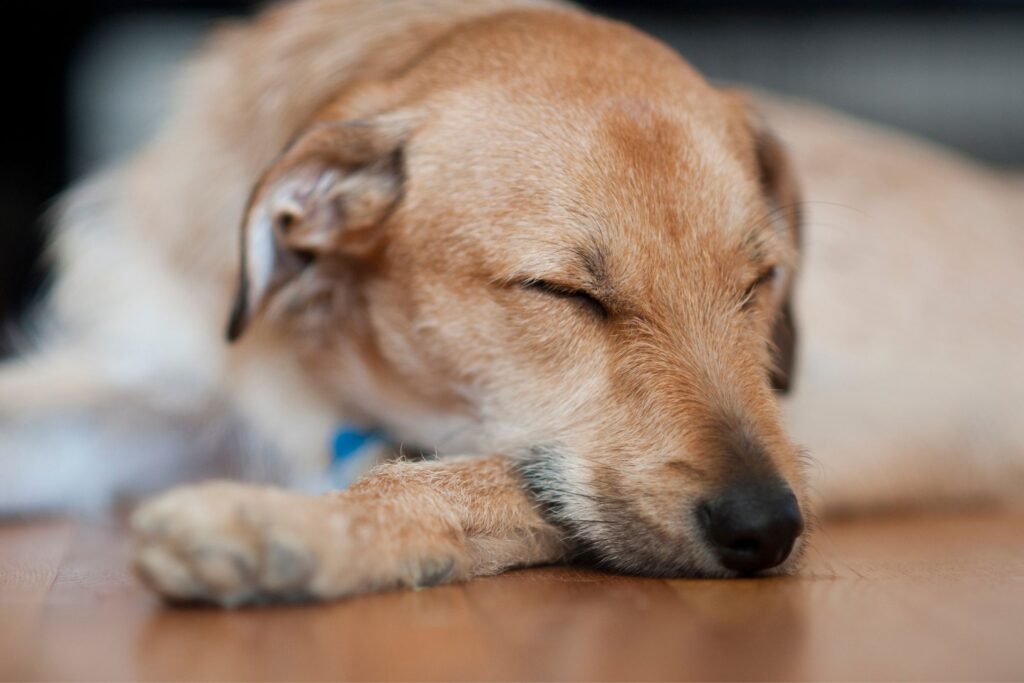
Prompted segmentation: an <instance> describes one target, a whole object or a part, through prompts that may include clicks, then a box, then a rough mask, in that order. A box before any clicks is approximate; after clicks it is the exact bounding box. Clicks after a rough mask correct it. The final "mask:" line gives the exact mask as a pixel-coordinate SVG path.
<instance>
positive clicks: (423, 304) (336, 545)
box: [0, 0, 1024, 605]
mask: <svg viewBox="0 0 1024 683" xmlns="http://www.w3.org/2000/svg"><path fill="white" fill-rule="evenodd" d="M188 76H189V77H188V79H187V80H186V88H185V89H184V91H183V92H182V95H181V98H180V101H179V106H178V107H177V109H176V110H175V112H174V113H173V115H172V116H171V118H170V121H169V122H168V124H167V125H166V126H165V127H164V129H163V131H162V133H161V134H160V135H159V136H158V137H157V138H156V139H155V140H154V141H153V142H152V143H151V144H150V145H149V146H148V147H146V148H145V149H144V150H143V151H141V152H140V153H139V154H138V155H137V156H136V157H134V158H132V159H130V160H128V161H127V162H126V163H124V164H122V165H120V166H118V167H116V168H114V169H112V170H110V171H108V172H107V173H105V174H102V175H98V176H96V177H94V178H93V179H91V180H89V181H87V182H86V183H85V184H84V185H83V186H81V187H79V188H78V189H77V190H75V191H74V192H73V193H72V194H71V195H70V197H69V199H68V200H67V201H66V202H65V205H64V207H63V209H62V212H61V216H60V218H59V223H58V225H57V228H56V231H55V242H54V258H55V261H56V268H57V274H58V275H57V279H56V281H55V283H54V285H53V288H52V291H51V292H50V294H49V296H48V298H47V300H46V302H45V303H44V304H43V305H42V306H41V307H40V310H39V314H38V316H37V320H36V325H35V330H36V336H37V339H36V340H35V342H34V344H33V345H32V347H31V348H28V349H26V350H25V352H24V353H23V354H22V355H21V356H20V357H18V358H16V359H13V360H10V361H8V362H7V363H6V364H5V365H4V366H3V368H2V370H0V450H2V454H0V456H2V459H0V472H2V474H3V477H0V479H2V483H0V506H2V507H3V509H4V510H5V511H8V512H12V511H24V510H33V509H46V508H66V507H89V506H95V505H97V504H103V503H105V502H108V501H109V500H110V499H111V497H112V496H114V495H116V494H122V493H139V492H144V491H147V490H153V489H155V488H160V487H165V486H167V485H168V484H170V483H173V482H174V481H176V480H180V479H189V478H193V477H194V476H196V474H197V473H209V472H210V471H211V467H218V466H225V465H224V463H227V462H229V461H231V460H232V459H233V454H244V455H245V456H247V462H248V461H251V460H254V459H255V456H254V454H262V455H265V456H266V458H264V459H263V460H265V461H266V462H269V463H273V466H272V467H271V466H268V467H264V468H256V469H259V470H260V473H259V474H260V475H261V476H262V475H266V476H267V477H272V478H276V479H277V480H279V481H280V480H283V481H284V482H285V483H289V484H293V485H300V484H306V483H309V482H310V481H314V480H316V479H317V477H318V476H321V475H322V473H323V472H325V471H326V469H327V467H328V460H329V456H328V452H327V451H328V449H327V447H326V444H327V442H328V441H329V436H330V434H331V433H332V431H333V430H335V429H337V427H338V425H341V424H344V425H351V426H353V427H354V428H358V429H363V430H368V429H374V430H378V431H380V432H382V433H385V434H387V436H388V438H389V440H390V441H392V442H394V443H398V444H405V443H409V444H417V445H419V446H421V447H423V448H425V449H426V450H428V451H436V452H437V453H438V454H440V455H442V456H444V457H440V458H426V459H415V460H414V459H399V460H397V461H395V462H391V463H389V464H383V465H381V466H379V467H376V468H375V469H373V470H372V471H371V472H370V473H369V474H368V475H366V476H365V477H363V478H361V479H360V480H359V481H358V482H357V483H355V485H353V486H352V487H351V488H348V489H346V490H341V491H335V492H331V493H326V494H323V495H311V494H310V493H308V492H301V491H299V490H296V488H294V487H293V488H291V489H287V488H275V487H269V486H260V485H256V484H252V483H250V484H241V483H228V482H219V483H209V484H202V485H198V486H190V487H185V488H181V489H177V490H173V491H171V492H170V493H166V494H163V495H161V496H160V497H158V498H156V499H155V500H153V501H151V502H148V503H146V504H144V505H143V506H142V507H141V508H140V509H139V510H138V511H137V512H136V513H135V515H134V517H133V524H134V527H135V529H136V532H137V535H138V550H137V555H136V566H137V568H138V571H139V573H140V575H141V576H142V577H143V579H144V580H145V581H146V582H147V583H148V584H149V585H150V586H152V587H153V588H154V589H155V590H157V591H159V592H160V593H161V594H163V595H164V596H167V597H168V598H172V599H184V600H195V599H198V600H208V601H213V602H218V603H221V604H225V605H235V604H240V603H244V602H251V601H259V600H266V599H290V598H297V597H305V598H309V597H312V598H323V599H326V598H336V597H340V596H345V595H351V594H355V593H359V592H365V591H370V590H378V589H384V588H388V587H394V586H422V585H431V584H436V583H440V582H447V581H456V580H463V579H466V578H469V577H472V576H478V575H483V574H493V573H496V572H500V571H502V570H504V569H506V568H509V567H513V566H525V565H531V564H538V563H551V562H559V561H565V560H572V559H578V558H586V559H590V560H592V561H596V562H597V563H599V564H601V565H603V566H605V567H608V568H611V569H614V570H618V571H625V572H632V573H639V574H648V575H661V576H716V577H729V576H737V575H749V574H753V573H780V572H787V571H791V570H793V569H794V568H795V567H797V565H798V562H799V558H800V554H801V550H802V549H803V548H804V547H805V545H806V540H805V539H806V537H807V533H806V529H807V526H808V519H809V516H810V515H811V514H812V513H813V512H814V511H815V510H820V509H822V508H824V509H826V510H829V509H866V508H871V507H878V506H891V505H908V504H910V505H912V504H918V503H926V502H935V501H950V500H955V501H964V500H970V499H973V498H979V497H983V498H985V499H1006V498H1008V497H1012V496H1013V495H1015V494H1017V493H1019V491H1020V490H1021V488H1022V487H1021V479H1022V473H1024V425H1022V424H1020V423H1019V422H1018V421H1016V420H1015V419H1014V416H1015V414H1016V413H1017V411H1019V406H1020V405H1022V404H1024V360H1022V356H1024V354H1022V353H1021V348H1022V342H1024V305H1022V303H1021V299H1020V297H1019V293H1020V291H1024V286H1022V285H1024V283H1022V270H1021V268H1020V264H1021V263H1022V262H1024V260H1022V258H1021V257H1022V256H1024V231H1022V230H1020V229H1019V228H1020V226H1019V221H1020V216H1021V215H1022V211H1021V209H1022V208H1024V201H1022V199H1021V193H1020V184H1019V181H1015V180H1014V179H1011V178H1004V177H1000V176H997V175H995V174H994V173H992V172H990V171H987V170H984V169H980V168H977V167H975V166H973V165H971V164H970V163H968V162H966V161H962V160H959V159H957V158H955V157H953V156H952V155H949V154H948V153H945V152H942V151H938V150H934V149H931V148H928V147H927V146H924V145H922V144H920V143H917V142H914V141H910V140H906V139H904V138H901V137H899V136H896V135H893V134H891V133H887V132H884V131H878V130H875V129H872V128H869V127H866V126H864V125H862V124H859V123H856V122H852V121H848V120H845V119H842V118H840V117H838V116H836V115H832V114H828V113H824V112H820V111H818V110H815V109H813V108H811V107H808V106H805V105H798V104H794V103H787V102H779V101H773V100H769V99H767V98H758V101H756V102H755V99H754V98H752V97H750V96H745V95H743V94H742V93H740V92H737V91H734V90H728V89H718V88H715V87H712V86H711V85H709V84H708V83H707V82H706V81H705V80H704V79H703V78H701V76H700V75H699V74H697V73H696V72H695V71H694V70H693V69H692V68H691V67H690V66H688V65H687V64H686V62H684V61H683V60H682V59H681V58H680V57H679V56H677V55H676V54H675V53H673V52H672V51H671V50H670V49H668V48H667V47H665V46H664V45H662V44H660V43H659V42H657V41H655V40H653V39H651V38H650V37H647V36H645V35H643V34H641V33H639V32H637V31H636V30H634V29H631V28H630V27H628V26H625V25H622V24H619V23H615V22H611V21H607V20H603V19H600V18H597V17H594V16H591V15H589V14H587V13H585V12H583V11H581V10H578V9H576V8H573V7H571V6H567V5H563V4H560V3H557V2H546V1H542V0H479V1H477V2H472V3H470V2H465V1H464V0H431V1H427V0H396V1H395V2H387V3H385V2H380V1H379V0H304V1H303V2H298V3H294V4H289V5H285V6H282V7H280V8H277V9H273V10H271V11H269V12H267V13H266V14H264V15H263V16H261V17H260V18H258V19H257V20H255V21H254V22H252V23H249V24H241V25H237V26H230V27H226V28H224V29H222V30H221V31H220V32H219V33H217V34H216V36H215V37H214V38H213V40H212V41H211V43H210V44H208V45H207V46H206V48H205V49H204V50H203V51H202V53H201V54H200V56H199V57H198V59H197V60H196V61H194V62H193V63H192V65H191V68H190V70H189V73H188ZM773 130H775V131H776V132H775V133H773V132H772V131H773ZM776 135H778V137H776ZM780 139H781V140H784V141H785V143H786V148H787V149H788V153H787V151H786V149H784V147H783V144H782V143H781V142H780ZM790 155H791V156H790ZM796 178H799V179H800V185H801V186H802V190H798V184H797V180H796ZM239 225H241V230H240V231H239ZM239 246H240V248H239ZM798 266H799V267H800V271H801V273H800V276H799V279H798V276H797V272H798ZM232 297H233V298H232ZM231 301H233V304H232V303H231ZM229 309H230V310H231V311H232V312H231V315H230V322H229V325H228V329H227V336H228V338H229V340H230V341H231V342H232V343H231V344H230V345H229V344H228V343H225V342H224V328H223V322H224V315H225V312H226V311H228V310H229ZM794 311H797V312H799V313H800V315H801V321H802V328H803V329H802V331H803V332H804V334H802V337H801V347H800V353H799V354H798V355H794V352H795V349H796V326H795V324H794V319H793V313H794ZM797 369H798V370H799V373H798V374H799V385H798V386H797V387H795V388H794V385H793V380H794V370H797ZM791 389H792V391H790V390H791ZM787 391H790V393H789V394H788V395H786V396H784V397H783V400H782V401H781V402H780V400H779V397H780V396H783V395H784V394H786V392H787ZM791 435H792V436H791ZM794 439H796V441H794ZM797 443H800V444H803V445H804V446H806V447H808V449H809V452H810V453H811V454H812V455H813V456H814V460H813V461H814V462H816V463H818V465H817V467H810V468H808V467H805V458H804V456H803V453H804V450H803V448H802V447H801V446H798V445H797ZM261 457H262V456H261ZM261 461H262V460H261ZM268 468H269V469H272V470H273V473H272V474H267V471H266V470H268ZM245 473H246V474H248V475H250V476H253V477H256V478H259V477H257V476H256V473H255V472H254V470H253V468H252V467H250V468H248V470H247V471H246V472H245Z"/></svg>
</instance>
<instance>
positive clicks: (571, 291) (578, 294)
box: [522, 280, 609, 320]
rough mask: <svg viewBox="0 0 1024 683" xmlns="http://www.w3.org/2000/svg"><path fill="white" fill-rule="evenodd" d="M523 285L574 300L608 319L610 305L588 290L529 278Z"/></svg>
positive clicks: (532, 289) (598, 315) (602, 317)
mask: <svg viewBox="0 0 1024 683" xmlns="http://www.w3.org/2000/svg"><path fill="white" fill-rule="evenodd" d="M522 287H523V289H526V290H529V291H536V292H541V293H543V294H546V295H548V296H553V297H557V298H559V299H565V300H567V301H571V302H574V303H575V304H577V305H578V306H580V307H583V308H586V309H587V310H588V311H590V312H591V313H592V314H594V315H596V316H597V317H599V318H600V319H602V320H606V319H607V318H608V316H609V313H608V307H607V306H605V305H604V303H602V302H601V300H600V299H598V298H597V297H596V296H594V295H593V294H591V293H590V292H588V291H586V290H583V289H577V288H575V287H570V286H567V285H561V284H557V283H554V282H548V281H547V280H527V281H525V282H523V283H522Z"/></svg>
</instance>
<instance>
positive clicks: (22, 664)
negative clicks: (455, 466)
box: [0, 512, 1024, 681]
mask: <svg viewBox="0 0 1024 683" xmlns="http://www.w3.org/2000/svg"><path fill="white" fill-rule="evenodd" d="M127 551H128V545H127V542H126V538H125V535H124V534H123V532H122V530H121V528H120V526H119V525H118V524H117V523H114V522H97V521H93V522H90V523H72V522H65V521H49V522H34V523H24V524H16V525H6V526H0V678H2V679H4V680H64V679H74V680H103V681H116V680H157V679H159V680H200V679H202V680H230V679H238V680H271V679H288V680H315V679H321V680H322V679H361V680H381V679H392V680H399V679H401V680H427V679H431V680H432V679H456V680H458V679H477V680H498V679H519V680H538V679H547V680H556V679H565V680H572V679H646V680H652V679H733V680H735V679H842V680H851V679H886V680H892V679H919V680H921V679H926V680H954V679H958V680H967V679H970V680H983V679H984V680H996V679H1006V680H1010V679H1016V680H1021V679H1024V512H1021V513H1017V512H1011V513H1007V512H1002V513H997V512H975V513H971V514H970V515H965V516H956V517H953V516H946V517H929V518H914V519H906V518H903V519H889V520H884V521H873V522H870V523H867V522H857V523H844V524H834V525H832V526H829V527H826V528H825V529H823V530H821V531H819V532H818V534H817V536H816V540H815V543H814V550H813V551H812V552H811V554H810V564H809V567H808V569H807V571H805V572H804V574H803V575H802V576H800V577H797V578H785V579H765V580H743V581H692V580H691V581H685V580H680V581H664V580H655V579H634V578H623V577H618V576H608V575H603V574H598V573H592V572H586V571H581V570H574V569H566V568H550V569H537V570H526V571H519V572H513V573H510V574H507V575H505V576H501V577H497V578H492V579H486V580H478V581H474V582H472V583H469V584H466V585H461V586H446V587H438V588H432V589H428V590H422V591H418V592H398V593H389V594H383V595H374V596H368V597H363V598H358V599H353V600H349V601H345V602H341V603H337V604H332V605H319V606H318V605H311V606H292V607H276V608H262V609H252V610H242V611H218V610H213V609H200V608H190V609H184V608H175V609H172V608H167V607H164V606H162V605H161V604H160V603H159V602H157V601H156V600H154V599H153V598H152V597H151V596H150V595H148V594H147V593H145V592H143V590H142V589H141V588H140V587H139V586H138V585H137V584H136V583H135V581H134V580H133V579H132V578H131V576H130V575H129V574H128V573H127V572H126V571H125V561H126V556H127Z"/></svg>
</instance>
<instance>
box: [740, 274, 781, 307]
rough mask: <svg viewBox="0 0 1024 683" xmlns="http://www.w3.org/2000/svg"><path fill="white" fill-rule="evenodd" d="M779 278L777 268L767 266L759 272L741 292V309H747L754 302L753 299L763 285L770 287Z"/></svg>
mask: <svg viewBox="0 0 1024 683" xmlns="http://www.w3.org/2000/svg"><path fill="white" fill-rule="evenodd" d="M778 276H779V268H778V266H769V267H767V268H765V269H764V270H762V271H761V273H760V275H758V276H757V278H756V279H755V280H754V281H753V282H751V283H750V284H749V285H748V286H747V288H746V289H745V290H744V291H743V307H744V308H747V307H749V306H750V305H752V303H753V302H754V298H755V296H756V295H757V293H758V291H759V290H760V289H762V288H763V287H764V286H765V285H770V284H772V283H773V282H775V279H776V278H777V277H778Z"/></svg>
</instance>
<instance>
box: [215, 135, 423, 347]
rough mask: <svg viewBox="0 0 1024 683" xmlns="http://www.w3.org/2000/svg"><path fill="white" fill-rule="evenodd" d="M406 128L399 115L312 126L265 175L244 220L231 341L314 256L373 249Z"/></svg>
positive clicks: (390, 204) (394, 200)
mask: <svg viewBox="0 0 1024 683" xmlns="http://www.w3.org/2000/svg"><path fill="white" fill-rule="evenodd" d="M406 128H407V127H406V126H405V125H404V124H403V122H402V121H401V120H397V119H388V120H383V119H378V120H370V121H348V122H326V123H318V124H316V125H314V126H312V127H311V128H310V129H309V130H308V131H306V132H305V133H304V134H303V135H301V136H300V137H299V138H298V140H296V142H294V143H293V144H292V145H291V146H290V147H289V148H288V150H287V151H285V153H284V154H283V155H282V156H281V157H280V158H279V159H278V160H277V161H276V162H275V163H274V164H273V165H272V166H271V167H270V168H269V169H268V170H267V171H266V173H264V175H263V177H262V178H261V179H260V181H259V182H258V183H257V185H256V187H255V189H254V190H253V192H252V195H251V197H250V199H249V203H248V206H247V207H246V210H245V214H244V218H243V221H242V239H241V258H240V264H241V267H240V272H239V280H238V292H237V293H236V295H235V303H234V306H233V308H232V312H231V320H230V322H229V323H228V331H227V336H228V339H229V340H230V341H234V340H235V339H238V337H240V336H241V335H242V333H243V332H244V331H245V328H246V326H247V325H248V323H249V322H250V321H251V320H252V318H253V317H254V316H255V315H256V314H258V313H259V312H260V311H261V310H263V308H264V307H265V306H266V304H267V302H268V300H269V299H270V298H271V297H272V296H273V295H274V294H275V293H277V292H279V291H280V290H281V289H282V288H283V287H284V286H285V285H287V284H288V283H289V282H291V281H293V280H294V279H295V278H296V277H298V276H299V275H300V274H301V273H302V272H303V271H304V270H305V268H306V267H307V266H309V265H310V264H311V263H313V262H314V261H316V259H318V258H324V257H326V258H330V257H342V258H344V257H352V258H358V257H359V256H361V255H365V254H366V253H368V252H370V251H372V249H373V248H374V246H375V245H376V244H377V242H378V239H377V238H378V237H379V233H380V231H379V230H377V229H376V228H378V227H379V226H380V224H381V223H383V222H384V221H385V220H386V219H387V217H388V216H389V215H390V214H391V212H392V210H393V209H394V208H395V206H396V205H397V204H398V201H399V200H400V198H401V194H402V185H403V181H404V177H403V159H402V145H403V143H404V139H405V133H406Z"/></svg>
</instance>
